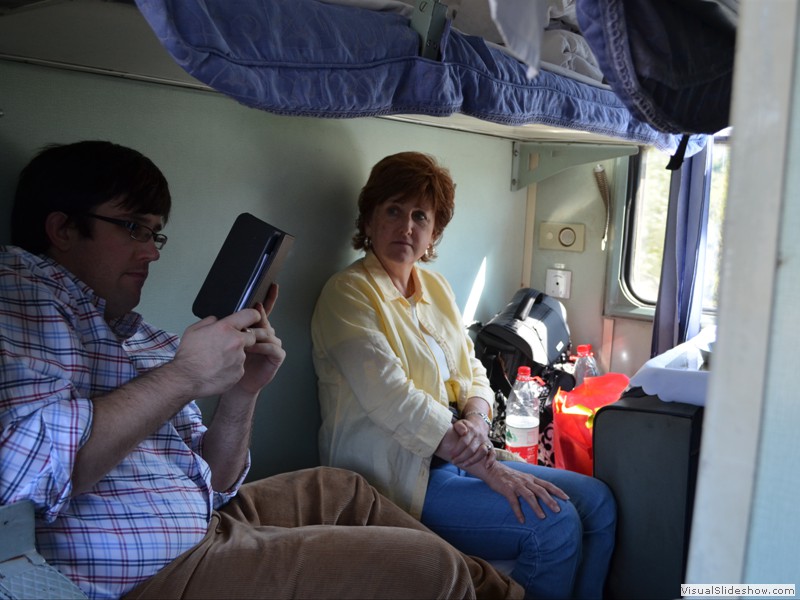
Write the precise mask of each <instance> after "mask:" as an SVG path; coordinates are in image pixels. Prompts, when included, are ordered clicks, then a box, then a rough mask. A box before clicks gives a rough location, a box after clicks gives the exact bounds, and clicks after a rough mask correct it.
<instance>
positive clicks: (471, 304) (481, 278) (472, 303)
mask: <svg viewBox="0 0 800 600" xmlns="http://www.w3.org/2000/svg"><path fill="white" fill-rule="evenodd" d="M485 285H486V257H485V256H484V257H483V261H482V262H481V268H480V269H478V274H477V275H476V277H475V281H473V282H472V291H471V292H470V293H469V298H467V304H466V306H464V311H463V313H462V314H463V315H464V316H463V322H464V325H465V326H467V325H469V324H470V323H472V322H473V321H474V320H475V312H476V311H477V310H478V302H479V301H480V299H481V294H483V288H484V286H485Z"/></svg>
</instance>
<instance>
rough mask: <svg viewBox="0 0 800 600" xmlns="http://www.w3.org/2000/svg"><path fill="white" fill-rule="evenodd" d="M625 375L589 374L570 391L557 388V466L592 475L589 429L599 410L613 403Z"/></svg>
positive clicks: (590, 429)
mask: <svg viewBox="0 0 800 600" xmlns="http://www.w3.org/2000/svg"><path fill="white" fill-rule="evenodd" d="M628 381H629V379H628V377H627V375H623V374H622V373H607V374H605V375H599V376H598V377H590V378H588V379H586V381H584V382H583V384H582V385H579V386H578V387H576V388H575V389H573V390H572V391H571V392H565V391H563V390H561V389H559V390H558V392H557V393H556V396H555V398H554V400H553V453H554V454H555V457H556V461H555V462H556V468H558V469H568V470H570V471H576V472H578V473H583V474H584V475H592V473H593V468H594V450H593V447H592V430H593V428H594V415H595V413H596V412H597V411H598V409H600V408H602V407H603V406H606V405H608V404H612V403H614V402H616V401H617V400H618V399H619V397H620V395H621V394H622V392H623V391H625V388H626V387H628Z"/></svg>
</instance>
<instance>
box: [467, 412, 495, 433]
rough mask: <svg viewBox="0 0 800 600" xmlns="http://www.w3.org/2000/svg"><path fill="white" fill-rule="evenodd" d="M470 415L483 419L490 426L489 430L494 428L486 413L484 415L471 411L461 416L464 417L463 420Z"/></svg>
mask: <svg viewBox="0 0 800 600" xmlns="http://www.w3.org/2000/svg"><path fill="white" fill-rule="evenodd" d="M470 415H478V416H479V417H480V418H481V419H483V422H484V423H486V424H487V425H488V426H489V429H491V428H492V421H491V420H490V419H489V416H488V415H487V414H486V413H482V412H479V411H477V410H470V411H468V412H465V413H464V414H463V415H461V416H462V418H464V419H466V418H467V417H469V416H470Z"/></svg>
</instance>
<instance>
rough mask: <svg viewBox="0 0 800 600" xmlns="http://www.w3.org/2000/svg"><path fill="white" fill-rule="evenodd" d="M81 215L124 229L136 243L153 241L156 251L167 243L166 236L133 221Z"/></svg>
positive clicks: (87, 214) (86, 214)
mask: <svg viewBox="0 0 800 600" xmlns="http://www.w3.org/2000/svg"><path fill="white" fill-rule="evenodd" d="M83 214H84V216H86V217H92V218H93V219H99V220H100V221H105V222H106V223H113V224H114V225H119V226H120V227H124V228H125V229H127V230H128V232H129V233H130V234H131V238H133V239H134V240H136V241H137V242H149V241H150V240H153V243H154V244H155V245H156V249H157V250H161V249H162V248H163V247H164V244H166V243H167V236H165V235H164V234H163V233H157V232H156V231H153V230H152V229H150V228H149V227H148V226H147V225H142V224H141V223H135V222H134V221H125V220H124V219H113V218H111V217H104V216H103V215H96V214H94V213H83Z"/></svg>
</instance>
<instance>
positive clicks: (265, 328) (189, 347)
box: [172, 285, 285, 397]
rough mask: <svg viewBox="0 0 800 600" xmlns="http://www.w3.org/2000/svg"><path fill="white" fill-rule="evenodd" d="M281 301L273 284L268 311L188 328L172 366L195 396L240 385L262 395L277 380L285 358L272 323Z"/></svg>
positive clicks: (248, 311) (248, 310) (243, 313)
mask: <svg viewBox="0 0 800 600" xmlns="http://www.w3.org/2000/svg"><path fill="white" fill-rule="evenodd" d="M277 297H278V289H277V286H275V285H273V286H272V287H271V288H270V291H269V293H268V294H267V299H266V300H265V303H266V308H265V307H264V306H259V309H258V310H257V309H253V308H246V309H244V310H240V311H238V312H236V313H233V314H232V315H229V316H227V317H225V318H224V319H217V318H216V317H206V318H205V319H203V320H202V321H199V322H197V323H195V324H194V325H191V326H189V327H188V328H187V329H186V331H185V332H184V334H183V336H182V337H181V343H180V346H179V347H178V351H177V352H176V354H175V359H174V360H173V361H172V362H173V366H174V367H175V368H176V369H178V370H179V371H180V372H181V374H182V375H183V376H184V377H186V381H187V383H191V384H192V385H193V386H194V387H193V389H192V393H191V395H192V396H194V397H203V396H215V395H217V394H222V393H224V392H227V391H228V390H230V389H231V388H232V387H233V386H235V385H237V384H239V385H241V386H242V391H247V392H248V393H258V391H259V390H260V389H261V388H262V387H263V386H265V385H266V384H267V383H269V381H271V380H272V378H273V377H274V375H275V372H276V371H277V370H278V367H280V365H281V363H282V362H283V359H284V357H285V352H284V351H283V349H282V348H281V342H280V340H279V339H278V338H277V337H276V336H275V330H274V329H272V327H271V326H270V324H269V321H268V320H267V315H268V314H269V312H270V311H271V310H272V307H273V306H274V305H275V301H276V299H277Z"/></svg>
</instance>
